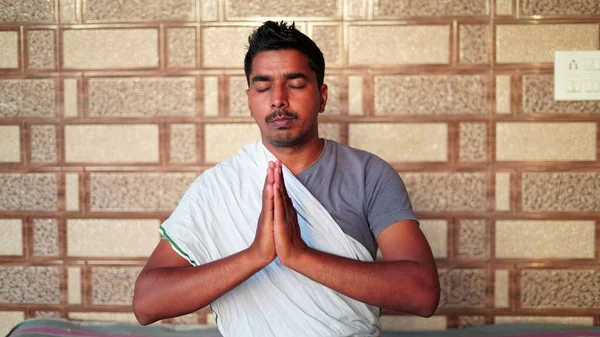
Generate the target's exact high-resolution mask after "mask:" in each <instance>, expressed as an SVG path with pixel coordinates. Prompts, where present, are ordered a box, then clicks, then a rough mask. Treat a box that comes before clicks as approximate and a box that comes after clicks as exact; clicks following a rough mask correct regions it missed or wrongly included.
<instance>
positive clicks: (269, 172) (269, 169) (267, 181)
mask: <svg viewBox="0 0 600 337" xmlns="http://www.w3.org/2000/svg"><path fill="white" fill-rule="evenodd" d="M274 166H275V164H273V162H271V161H270V162H269V165H268V167H267V174H266V175H265V184H264V185H263V191H262V194H263V195H262V196H263V202H264V201H265V199H266V197H267V186H269V185H272V184H273V167H274Z"/></svg>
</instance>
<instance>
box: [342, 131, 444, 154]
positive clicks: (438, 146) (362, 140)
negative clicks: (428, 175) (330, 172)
mask: <svg viewBox="0 0 600 337" xmlns="http://www.w3.org/2000/svg"><path fill="white" fill-rule="evenodd" d="M348 142H349V145H350V146H352V147H356V148H360V149H363V150H366V151H369V152H373V153H375V154H376V155H378V156H380V157H381V158H383V159H384V160H386V161H389V162H444V161H447V160H448V124H446V123H426V124H425V123H419V124H417V123H385V124H384V123H361V124H350V130H349V140H348Z"/></svg>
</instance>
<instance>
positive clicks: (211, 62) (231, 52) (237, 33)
mask: <svg viewBox="0 0 600 337" xmlns="http://www.w3.org/2000/svg"><path fill="white" fill-rule="evenodd" d="M254 28H255V27H249V26H242V27H204V28H203V29H202V37H201V41H203V42H202V63H203V65H202V66H203V67H204V68H240V69H241V68H243V66H244V56H245V55H246V49H245V48H243V46H245V45H247V44H248V35H250V33H252V31H253V30H254Z"/></svg>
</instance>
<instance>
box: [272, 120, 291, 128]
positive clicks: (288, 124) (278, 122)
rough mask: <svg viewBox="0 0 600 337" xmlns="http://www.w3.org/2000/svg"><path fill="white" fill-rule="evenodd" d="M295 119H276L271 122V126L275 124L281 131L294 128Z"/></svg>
mask: <svg viewBox="0 0 600 337" xmlns="http://www.w3.org/2000/svg"><path fill="white" fill-rule="evenodd" d="M294 120H295V119H294V118H290V117H276V118H273V120H271V124H273V125H274V126H275V127H277V128H279V129H287V128H290V127H291V126H292V124H293V123H294Z"/></svg>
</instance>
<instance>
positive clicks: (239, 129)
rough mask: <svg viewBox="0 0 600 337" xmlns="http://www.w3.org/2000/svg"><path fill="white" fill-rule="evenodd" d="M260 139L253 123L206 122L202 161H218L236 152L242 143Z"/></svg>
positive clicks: (256, 127)
mask: <svg viewBox="0 0 600 337" xmlns="http://www.w3.org/2000/svg"><path fill="white" fill-rule="evenodd" d="M258 139H260V131H259V129H258V126H256V124H254V123H241V124H206V126H205V129H204V161H205V162H206V163H219V162H222V161H224V160H225V159H227V158H229V157H230V156H232V155H234V154H235V153H237V151H238V150H239V149H240V147H242V145H244V144H247V143H250V142H251V141H254V140H258Z"/></svg>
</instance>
